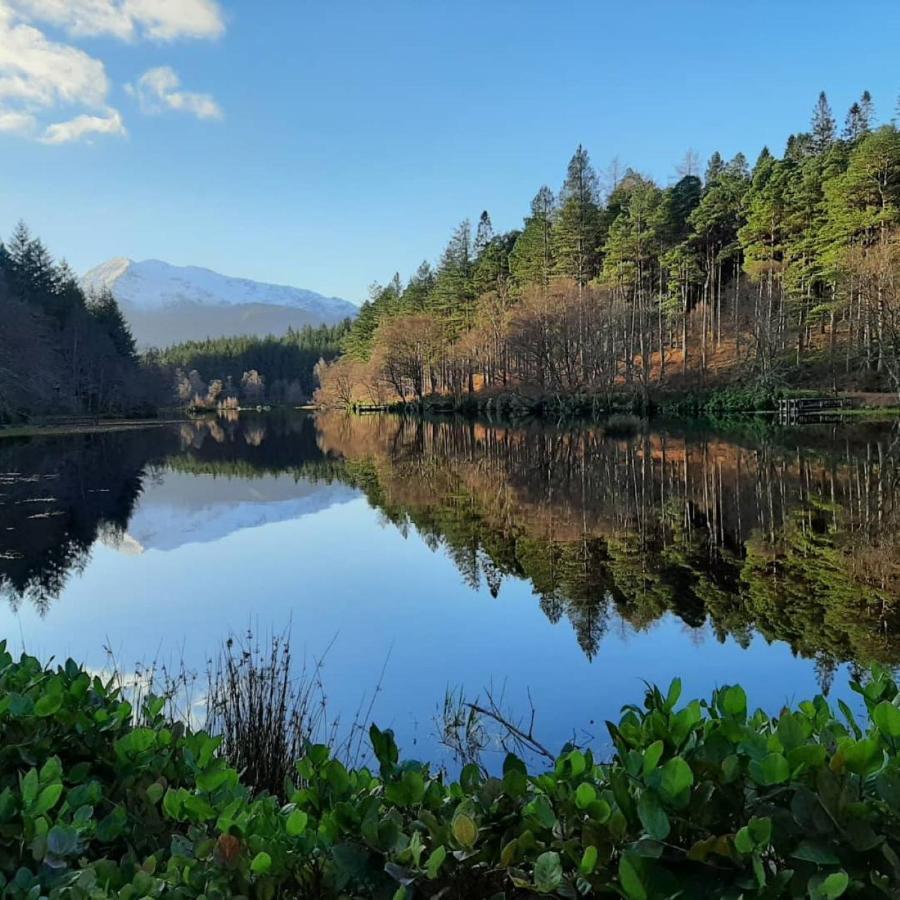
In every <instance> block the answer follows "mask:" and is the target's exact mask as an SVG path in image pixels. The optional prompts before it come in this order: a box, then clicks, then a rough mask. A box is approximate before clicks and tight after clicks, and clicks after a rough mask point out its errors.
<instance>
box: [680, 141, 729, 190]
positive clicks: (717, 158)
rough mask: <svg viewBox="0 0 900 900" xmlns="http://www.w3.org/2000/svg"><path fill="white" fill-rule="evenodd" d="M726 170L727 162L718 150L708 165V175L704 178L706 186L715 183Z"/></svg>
mask: <svg viewBox="0 0 900 900" xmlns="http://www.w3.org/2000/svg"><path fill="white" fill-rule="evenodd" d="M724 168H725V160H723V159H722V156H721V154H720V153H719V151H718V150H716V151H715V152H714V153H713V155H712V156H710V158H709V162H708V163H707V164H706V174H705V175H704V176H703V182H704V184H707V185H708V184H710V183H711V182H713V181H715V180H716V178H718V177H719V175H721V173H722V171H723V170H724ZM685 177H687V176H685Z"/></svg>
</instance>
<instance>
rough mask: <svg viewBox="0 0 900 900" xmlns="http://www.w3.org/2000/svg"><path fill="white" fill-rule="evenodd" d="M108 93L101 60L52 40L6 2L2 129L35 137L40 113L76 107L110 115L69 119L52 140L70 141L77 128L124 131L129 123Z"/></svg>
mask: <svg viewBox="0 0 900 900" xmlns="http://www.w3.org/2000/svg"><path fill="white" fill-rule="evenodd" d="M108 94H109V79H108V78H107V77H106V69H105V67H104V65H103V63H102V62H101V61H100V60H99V59H94V58H93V57H92V56H90V55H88V54H87V53H85V52H84V51H83V50H79V49H78V48H77V47H72V46H69V45H68V44H60V43H57V42H55V41H51V40H49V39H48V38H47V37H46V36H45V35H44V34H43V33H42V32H41V31H39V30H38V29H37V28H34V27H33V26H31V25H25V24H22V23H17V22H15V21H14V20H13V17H12V15H11V13H10V12H9V9H8V8H6V7H5V6H4V4H3V0H0V131H3V132H5V133H7V134H17V135H21V136H31V135H34V134H37V132H38V127H39V126H38V117H39V116H42V115H43V116H48V115H50V114H51V113H52V112H53V111H54V110H57V109H71V110H73V111H79V110H81V111H96V112H102V113H104V115H103V116H89V115H87V114H86V113H85V114H84V115H83V116H82V117H83V118H86V119H93V120H95V121H94V122H92V123H88V122H83V123H81V124H79V125H78V126H76V127H74V128H73V127H72V126H71V123H68V122H61V123H58V125H53V126H50V127H51V128H52V129H53V130H52V131H50V130H47V131H46V132H45V134H46V135H47V137H48V139H50V140H51V142H52V143H59V142H61V141H64V140H70V139H71V138H69V137H66V135H69V134H74V133H76V132H80V133H81V134H87V133H89V132H91V131H100V130H104V129H105V130H106V131H107V133H119V134H121V133H123V132H124V127H123V126H122V122H121V118H120V117H119V114H118V113H116V112H115V111H114V110H108V104H107V96H108ZM78 118H81V117H78V116H76V120H77V119H78ZM76 120H73V121H76ZM116 120H118V126H117V127H115V122H116ZM100 123H105V126H104V125H101V124H100ZM110 123H112V124H110Z"/></svg>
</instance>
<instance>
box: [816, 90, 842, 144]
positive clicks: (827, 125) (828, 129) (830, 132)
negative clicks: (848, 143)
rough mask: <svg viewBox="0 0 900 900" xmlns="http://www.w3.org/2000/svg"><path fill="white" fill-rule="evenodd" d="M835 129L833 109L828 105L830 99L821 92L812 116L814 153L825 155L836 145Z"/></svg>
mask: <svg viewBox="0 0 900 900" xmlns="http://www.w3.org/2000/svg"><path fill="white" fill-rule="evenodd" d="M835 128H836V124H835V121H834V116H833V115H832V113H831V107H830V106H829V105H828V97H826V96H825V91H821V92H820V93H819V99H818V101H817V102H816V106H815V109H814V110H813V116H812V128H811V138H812V143H811V149H812V152H813V153H824V152H825V151H826V150H827V149H828V148H829V147H830V146H831V145H832V144H833V143H834V139H835Z"/></svg>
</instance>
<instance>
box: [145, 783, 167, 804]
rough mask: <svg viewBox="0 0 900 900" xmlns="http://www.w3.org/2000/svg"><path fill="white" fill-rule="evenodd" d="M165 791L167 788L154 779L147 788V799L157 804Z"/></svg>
mask: <svg viewBox="0 0 900 900" xmlns="http://www.w3.org/2000/svg"><path fill="white" fill-rule="evenodd" d="M165 792H166V789H165V788H164V787H163V786H162V785H161V784H160V783H159V782H158V781H154V782H153V784H151V785H149V786H148V788H147V799H148V800H149V801H150V802H151V803H153V804H154V805H155V804H157V803H159V801H160V799H161V798H162V796H163V794H164V793H165Z"/></svg>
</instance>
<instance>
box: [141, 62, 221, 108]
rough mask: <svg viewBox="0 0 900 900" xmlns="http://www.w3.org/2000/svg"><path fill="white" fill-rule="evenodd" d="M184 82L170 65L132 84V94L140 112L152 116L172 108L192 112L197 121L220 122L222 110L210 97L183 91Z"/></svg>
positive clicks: (151, 71) (144, 75) (152, 71)
mask: <svg viewBox="0 0 900 900" xmlns="http://www.w3.org/2000/svg"><path fill="white" fill-rule="evenodd" d="M180 87H181V79H180V78H179V77H178V75H177V74H176V73H175V70H174V69H172V68H171V67H170V66H159V67H157V68H155V69H149V70H148V71H146V72H144V74H143V75H141V77H140V78H139V79H138V80H137V83H136V84H134V85H129V86H128V90H129V93H131V94H133V95H134V96H136V97H137V99H138V103H139V104H140V107H141V109H142V110H143V111H144V112H145V113H148V114H150V115H154V114H156V113H160V112H163V111H164V110H167V109H173V110H176V111H177V112H186V113H190V114H191V115H193V116H196V117H197V118H198V119H221V118H222V109H221V107H220V106H219V104H218V103H216V101H215V100H214V99H213V97H212V96H211V95H209V94H198V93H195V92H193V91H182V90H180Z"/></svg>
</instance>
